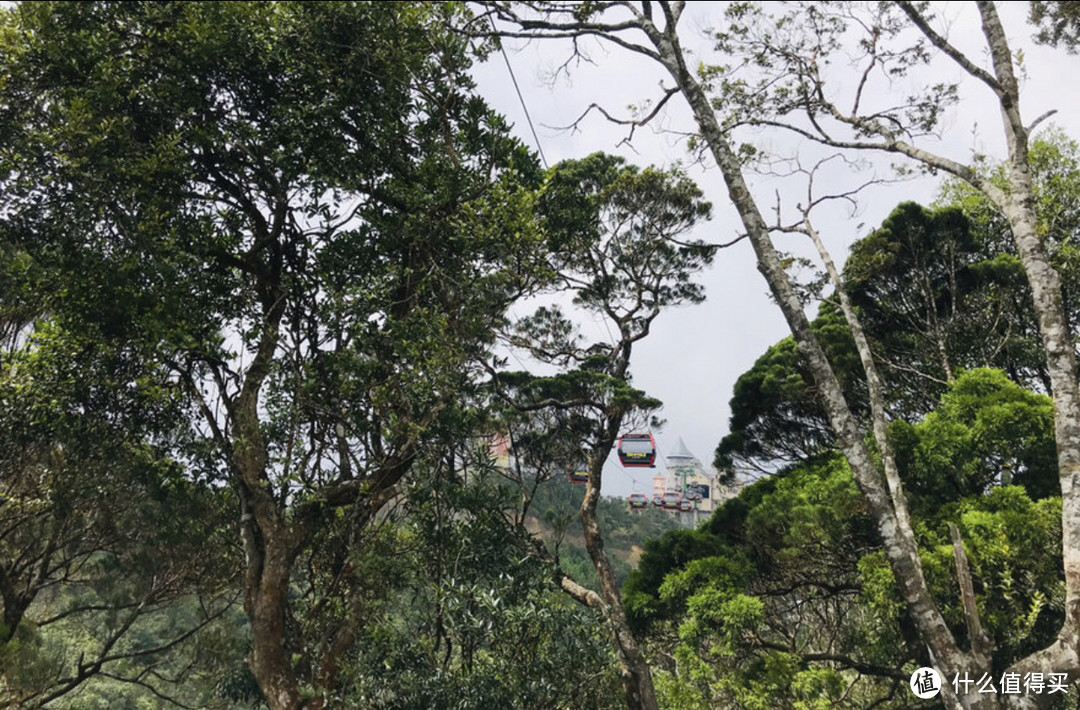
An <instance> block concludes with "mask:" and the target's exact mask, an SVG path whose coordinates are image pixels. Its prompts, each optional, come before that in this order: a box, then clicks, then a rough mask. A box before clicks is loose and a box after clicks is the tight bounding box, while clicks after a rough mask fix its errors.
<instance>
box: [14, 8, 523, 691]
mask: <svg viewBox="0 0 1080 710" xmlns="http://www.w3.org/2000/svg"><path fill="white" fill-rule="evenodd" d="M462 18H463V10H462V8H461V7H460V6H458V5H456V4H442V3H432V4H423V3H416V4H412V3H410V4H392V5H386V4H377V3H332V4H316V5H310V4H303V3H209V4H187V3H113V2H100V3H36V4H31V3H28V4H22V5H18V6H15V7H12V8H7V9H5V10H4V14H3V30H2V33H0V37H2V44H0V66H2V67H3V72H4V73H3V79H2V81H0V86H2V88H0V116H2V118H0V122H2V124H3V127H4V138H3V140H4V141H5V146H4V148H5V149H4V150H3V156H4V158H3V161H4V163H3V168H2V172H0V180H2V183H3V189H4V191H5V193H6V194H7V196H8V202H7V204H6V206H5V210H4V214H3V221H4V225H5V230H6V232H7V233H9V234H11V235H13V239H14V240H15V243H16V244H17V245H19V247H20V248H22V249H24V250H25V251H26V252H27V253H29V254H31V255H32V256H33V257H34V258H35V259H36V260H37V261H38V263H39V264H42V265H47V266H45V267H43V268H46V269H47V271H46V274H45V278H44V279H42V284H43V292H44V298H45V299H46V300H47V309H48V312H49V313H50V314H51V315H52V317H53V318H55V319H57V320H58V321H59V322H62V323H63V324H64V325H65V327H67V328H70V329H71V330H72V331H73V332H76V333H85V332H94V331H99V332H102V333H105V334H106V335H108V336H109V337H113V338H116V339H117V340H120V341H123V342H125V343H129V344H130V347H131V349H132V351H133V352H134V353H137V354H138V356H139V358H138V360H137V361H138V362H139V363H140V365H141V368H142V371H143V372H145V373H148V374H147V375H146V377H148V378H150V379H149V380H144V379H143V378H141V377H136V378H135V379H133V380H132V382H133V383H134V386H135V387H136V388H139V387H142V386H143V385H144V384H145V383H146V382H149V381H157V380H159V379H160V380H164V381H166V382H168V383H169V385H170V388H171V391H173V392H174V393H176V394H177V396H182V398H183V401H184V402H185V404H186V405H187V407H188V409H187V413H188V415H189V419H188V426H189V432H190V434H191V437H192V439H193V441H192V443H191V445H190V446H187V447H185V448H184V450H183V451H182V452H178V454H177V456H178V457H180V456H182V461H183V463H184V464H185V466H186V473H185V475H186V477H187V478H188V479H189V480H190V481H192V482H197V483H198V484H199V485H202V486H208V487H211V488H215V489H220V488H222V487H227V488H228V490H229V491H231V493H232V495H234V496H235V500H236V502H237V508H238V510H237V521H236V532H237V534H238V536H239V539H240V541H241V543H242V546H243V551H244V574H243V603H244V609H245V612H246V614H247V616H248V619H249V621H250V627H251V655H250V659H249V662H250V667H251V670H252V673H253V674H254V676H255V678H256V680H257V681H258V684H259V687H260V688H261V691H262V693H263V695H264V696H265V698H266V702H267V703H268V705H269V706H270V707H271V708H273V709H274V710H281V709H289V710H293V709H295V708H300V707H307V708H319V707H323V706H324V705H325V704H326V703H327V702H328V701H329V699H330V698H331V697H332V694H333V691H334V689H335V688H336V687H337V685H338V682H339V680H340V678H339V676H340V663H339V660H340V658H341V656H342V654H343V653H345V652H346V651H347V650H349V649H351V648H353V647H354V646H355V645H356V644H357V643H359V642H360V639H359V638H358V637H357V636H356V634H355V629H356V624H355V616H356V615H357V614H360V613H362V608H361V607H359V606H358V605H356V604H350V603H349V599H350V595H351V593H352V591H353V590H355V589H357V588H358V587H357V580H356V579H355V578H354V577H352V576H350V575H351V573H350V572H349V571H348V570H349V569H350V568H349V566H348V565H346V564H339V565H334V564H328V562H334V561H338V562H341V561H344V560H347V558H348V556H349V555H350V554H359V552H362V549H361V550H359V551H358V550H356V548H355V545H358V544H362V542H361V541H362V540H363V539H364V538H363V537H362V533H363V531H364V530H366V529H367V528H368V526H369V524H370V523H372V522H374V521H376V520H377V517H378V515H379V512H380V510H382V509H383V508H384V506H385V505H386V504H387V503H388V502H390V501H392V500H394V499H395V498H396V497H397V496H399V495H400V489H399V484H400V483H401V482H402V481H403V480H405V479H406V477H407V475H408V474H409V472H410V471H411V470H413V469H414V467H415V466H416V465H417V462H419V461H422V460H424V459H425V458H426V457H433V456H434V457H437V456H438V455H440V452H439V451H437V450H432V448H431V447H432V445H433V442H435V441H437V439H436V437H435V436H434V433H435V432H436V431H437V430H438V428H439V427H440V426H441V425H442V423H443V421H442V417H443V413H444V412H445V411H447V410H448V407H449V405H450V404H451V403H452V402H453V401H455V398H456V397H457V396H458V394H459V392H460V391H461V390H462V388H463V387H464V386H465V385H466V384H467V383H468V382H469V381H470V379H471V378H472V377H473V376H474V375H475V371H476V370H477V369H478V367H479V366H478V362H479V361H480V360H482V359H483V358H484V357H485V356H486V351H487V347H488V345H489V344H490V343H491V341H492V339H493V331H494V327H495V326H496V325H498V324H499V323H500V322H501V321H502V319H503V313H504V310H505V308H506V306H507V304H508V303H510V302H511V301H512V300H513V299H514V298H515V297H516V296H517V295H518V294H519V293H521V292H524V291H527V290H528V289H529V288H530V285H531V282H532V280H533V275H532V272H533V269H534V267H536V266H539V265H542V264H543V253H542V249H541V247H542V244H541V243H540V242H539V241H538V240H537V238H536V234H537V231H536V228H535V225H534V224H533V220H532V217H531V207H532V199H533V192H532V187H533V186H535V185H536V182H537V181H538V179H539V172H538V170H537V167H536V165H535V161H534V159H533V158H532V156H531V155H529V154H528V152H527V151H525V150H524V149H523V148H522V147H521V146H520V145H519V144H518V143H516V142H515V141H513V140H511V139H510V138H509V137H508V135H507V129H506V126H505V124H504V123H503V121H502V120H501V119H500V118H499V117H498V116H496V115H494V114H493V113H491V112H490V111H489V110H488V108H487V107H486V106H485V105H484V104H483V102H481V101H480V100H479V99H478V98H477V97H476V96H475V95H474V94H473V93H472V91H471V86H470V84H469V80H468V78H467V74H466V71H467V67H468V62H469V49H468V47H467V46H466V44H465V42H464V41H463V40H462V39H461V38H460V37H459V35H457V34H455V33H454V32H453V31H452V27H453V25H454V24H456V23H458V22H460V21H461V20H462ZM301 599H302V600H303V601H302V602H300V601H298V600H301ZM301 605H302V606H304V607H305V608H307V609H319V610H321V612H322V613H321V614H319V615H314V616H301V615H300V614H298V613H297V609H298V607H299V606H301Z"/></svg>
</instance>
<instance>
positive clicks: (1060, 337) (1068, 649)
mask: <svg viewBox="0 0 1080 710" xmlns="http://www.w3.org/2000/svg"><path fill="white" fill-rule="evenodd" d="M977 5H978V7H979V13H980V14H981V16H982V21H983V34H984V35H985V36H986V40H987V43H988V44H989V46H990V55H991V57H992V59H993V64H994V73H995V75H996V78H997V81H998V83H999V84H1000V90H999V92H998V98H999V102H1000V105H1001V116H1002V124H1003V126H1004V129H1005V138H1006V142H1007V145H1008V149H1009V160H1008V166H1007V170H1008V179H1009V191H1008V194H1007V195H1005V196H1004V198H1003V199H1001V200H1000V201H999V204H998V206H999V208H1000V209H1001V210H1002V212H1003V213H1004V214H1005V217H1006V219H1008V221H1009V226H1010V227H1011V229H1012V233H1013V239H1014V241H1015V242H1016V250H1017V254H1018V255H1019V257H1020V261H1021V263H1022V264H1023V266H1024V271H1025V273H1026V274H1027V278H1028V283H1029V284H1030V285H1031V292H1032V297H1033V301H1034V305H1035V314H1036V317H1037V319H1038V322H1039V332H1040V334H1041V335H1042V340H1043V349H1044V351H1045V352H1046V367H1047V372H1048V374H1049V377H1050V386H1051V388H1052V394H1053V401H1054V436H1055V438H1056V442H1057V458H1058V475H1059V477H1060V484H1061V502H1062V511H1061V512H1062V519H1061V522H1062V525H1061V531H1062V546H1061V549H1062V556H1063V562H1064V567H1065V624H1064V626H1063V628H1062V631H1061V635H1060V636H1059V641H1060V643H1061V648H1060V649H1059V651H1060V652H1058V653H1055V654H1053V655H1055V656H1057V658H1055V659H1054V660H1053V670H1055V671H1061V672H1068V673H1070V677H1071V678H1075V677H1076V675H1077V672H1078V671H1080V658H1078V657H1077V633H1078V630H1080V391H1078V389H1077V372H1076V349H1075V346H1074V345H1073V338H1072V333H1071V332H1070V330H1069V322H1068V319H1067V318H1066V316H1065V306H1064V303H1063V299H1062V291H1061V276H1060V274H1058V271H1057V269H1055V268H1054V266H1053V264H1052V263H1051V261H1050V255H1049V251H1048V249H1047V247H1046V241H1045V239H1043V238H1042V237H1041V236H1040V235H1039V233H1038V231H1037V229H1036V217H1035V193H1034V189H1033V187H1032V181H1031V167H1030V164H1029V162H1028V132H1027V129H1026V128H1025V127H1024V124H1023V120H1022V119H1021V116H1020V91H1019V85H1018V82H1017V80H1016V76H1015V73H1014V71H1013V66H1012V53H1011V51H1010V49H1009V45H1008V42H1007V40H1006V37H1005V30H1004V28H1003V27H1002V25H1001V21H1000V18H999V17H998V14H997V9H996V8H995V7H994V4H993V3H992V2H986V1H982V2H978V3H977ZM1046 660H1050V659H1049V658H1048V659H1046Z"/></svg>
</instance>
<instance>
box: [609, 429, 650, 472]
mask: <svg viewBox="0 0 1080 710" xmlns="http://www.w3.org/2000/svg"><path fill="white" fill-rule="evenodd" d="M618 452H619V463H621V464H622V465H623V466H625V467H626V468H656V441H655V440H654V439H653V437H652V434H624V435H623V437H622V438H621V439H619V449H618Z"/></svg>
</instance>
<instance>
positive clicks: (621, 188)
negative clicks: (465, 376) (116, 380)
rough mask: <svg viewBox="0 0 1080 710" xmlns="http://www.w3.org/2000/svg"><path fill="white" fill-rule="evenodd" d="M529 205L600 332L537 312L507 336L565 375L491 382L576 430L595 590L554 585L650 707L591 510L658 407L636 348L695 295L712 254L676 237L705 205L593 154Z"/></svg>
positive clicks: (646, 677) (665, 178) (629, 690)
mask: <svg viewBox="0 0 1080 710" xmlns="http://www.w3.org/2000/svg"><path fill="white" fill-rule="evenodd" d="M538 207H539V211H540V214H541V215H542V217H543V219H544V221H545V224H546V226H547V228H548V230H549V238H550V239H551V240H552V243H551V250H552V267H553V268H554V270H555V284H556V287H557V288H558V289H559V290H561V291H563V292H565V293H566V294H568V295H570V296H572V298H573V302H574V305H575V306H577V307H578V308H580V309H582V310H583V311H584V312H585V313H587V314H590V315H592V316H594V317H598V318H600V319H602V320H603V322H604V323H605V332H607V333H608V334H609V337H608V339H604V338H602V337H599V338H596V339H592V338H589V337H586V336H585V335H583V334H582V333H580V332H579V331H578V329H577V328H576V327H575V325H574V323H573V321H572V320H571V319H570V317H568V316H567V315H565V314H564V313H563V311H562V309H561V308H559V307H543V308H540V309H538V310H537V311H536V312H535V313H534V314H533V315H532V316H529V317H527V318H524V319H522V320H521V321H520V322H518V323H517V324H516V325H515V327H514V329H513V331H512V333H511V334H510V338H509V341H510V344H511V345H512V346H514V347H518V348H523V349H524V350H525V351H526V352H527V353H528V354H529V355H531V356H532V357H533V358H535V359H537V360H539V361H541V362H544V363H548V364H551V365H555V366H557V367H559V368H561V369H562V370H563V372H561V373H559V374H556V375H554V376H550V377H532V376H527V375H523V374H521V373H517V374H502V375H497V376H496V383H497V384H502V385H503V386H504V387H507V386H509V385H511V384H512V385H514V391H513V394H512V395H511V394H510V393H509V392H507V393H506V396H508V397H510V398H511V401H512V403H513V406H514V408H516V409H524V410H541V409H554V410H557V411H558V412H560V413H561V418H560V419H559V422H558V423H559V426H560V430H561V431H562V432H563V433H564V434H565V433H569V434H570V436H571V437H577V441H574V442H573V444H572V449H573V450H575V453H572V454H571V456H570V457H566V458H562V464H563V465H564V466H572V465H573V464H574V463H575V459H576V458H578V457H580V458H581V459H583V460H585V461H586V462H587V463H586V466H587V469H588V482H587V484H586V487H585V495H584V498H583V500H582V503H581V509H580V518H581V525H582V532H583V535H584V538H585V546H586V548H587V550H588V553H589V557H590V559H591V560H592V563H593V566H594V567H595V569H596V573H597V577H598V579H599V584H600V594H599V595H598V594H596V592H593V591H591V590H588V589H586V588H584V587H582V586H581V585H580V584H578V583H576V582H575V581H574V580H572V579H569V578H567V577H566V576H565V575H563V574H561V573H560V574H559V575H558V576H559V581H560V583H561V585H562V587H563V589H564V590H565V591H566V592H567V593H569V594H571V595H572V596H573V597H574V598H576V599H577V600H578V601H580V602H581V603H583V604H586V605H588V606H592V607H594V608H599V609H600V610H601V611H602V612H603V614H604V616H605V617H606V619H607V623H608V624H609V627H610V635H611V641H612V646H613V648H614V651H615V655H616V658H617V660H618V663H619V672H620V677H621V680H622V685H623V692H624V694H625V697H626V706H627V707H628V708H631V709H632V710H656V709H657V708H658V705H657V699H656V691H655V688H654V687H653V681H652V674H651V672H650V669H649V664H648V661H647V659H646V658H645V656H644V654H643V653H642V650H641V647H640V642H639V640H638V639H637V637H636V636H635V634H634V632H633V630H632V629H631V628H630V625H629V623H628V621H627V618H626V612H625V610H624V609H623V603H622V598H621V596H620V591H619V587H618V585H617V583H616V579H615V574H614V570H613V568H612V564H611V560H610V559H609V557H608V554H607V553H606V551H605V549H604V539H603V534H602V532H601V530H600V525H599V522H598V519H597V509H598V504H599V500H600V489H601V485H602V484H603V471H604V463H605V461H607V459H608V456H609V455H610V453H611V450H612V448H613V447H614V446H615V444H616V441H617V440H618V439H619V437H620V435H622V434H624V433H628V430H630V431H632V430H634V428H635V427H641V426H643V425H644V426H647V422H648V421H649V415H650V414H651V413H652V412H654V411H655V410H656V409H657V408H658V407H659V406H660V403H659V402H658V401H656V400H655V399H652V398H650V397H648V396H646V395H645V393H644V392H642V391H640V390H638V389H635V388H634V387H633V386H632V385H631V369H630V365H631V358H632V355H633V352H634V348H635V346H636V345H637V343H639V342H641V341H642V340H644V339H645V338H647V337H648V336H649V333H650V331H651V329H652V325H653V322H654V321H655V320H656V318H657V317H659V316H660V314H661V313H662V312H663V311H664V310H666V309H668V308H671V307H674V306H678V305H680V304H685V303H698V302H701V301H702V300H703V299H704V293H703V291H702V287H701V285H700V284H698V283H696V282H694V280H693V277H694V275H695V274H696V273H697V272H699V271H700V270H701V269H702V268H704V267H705V266H706V265H708V264H709V263H710V262H711V260H712V256H713V254H714V252H715V249H714V248H713V247H710V246H707V245H705V244H702V243H700V242H694V241H683V240H682V237H683V235H684V234H685V232H687V231H688V230H689V229H690V228H691V227H692V226H693V225H694V224H695V223H696V222H697V221H698V220H700V219H703V218H705V217H707V216H708V214H709V211H710V209H711V208H710V205H709V204H708V203H707V202H705V201H704V200H702V198H701V192H700V190H699V189H698V188H697V186H696V185H694V184H693V182H691V181H690V180H689V179H688V178H686V177H685V176H684V175H682V174H681V173H679V172H677V171H663V170H658V169H655V168H646V169H640V170H639V169H637V168H634V167H632V166H627V165H625V164H624V162H623V161H622V159H620V158H616V157H613V156H608V155H603V154H594V155H592V156H589V157H588V158H584V159H582V160H579V161H566V162H564V163H560V164H559V165H557V166H556V167H555V168H554V169H553V170H552V171H551V174H550V175H549V178H548V182H547V185H546V187H545V190H544V193H543V196H542V198H541V200H540V202H539V205H538ZM675 241H678V243H677V244H676V243H675ZM545 450H550V449H545ZM557 460H558V459H557Z"/></svg>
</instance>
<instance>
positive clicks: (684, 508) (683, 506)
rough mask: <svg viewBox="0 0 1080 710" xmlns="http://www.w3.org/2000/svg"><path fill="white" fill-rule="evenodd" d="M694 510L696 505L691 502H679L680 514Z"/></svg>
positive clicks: (684, 500)
mask: <svg viewBox="0 0 1080 710" xmlns="http://www.w3.org/2000/svg"><path fill="white" fill-rule="evenodd" d="M693 509H694V504H693V503H691V502H690V501H688V500H686V499H685V498H684V499H683V500H682V501H680V502H679V512H680V513H689V512H690V511H692V510H693Z"/></svg>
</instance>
